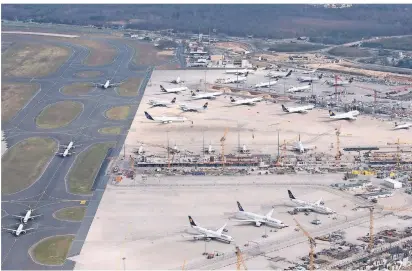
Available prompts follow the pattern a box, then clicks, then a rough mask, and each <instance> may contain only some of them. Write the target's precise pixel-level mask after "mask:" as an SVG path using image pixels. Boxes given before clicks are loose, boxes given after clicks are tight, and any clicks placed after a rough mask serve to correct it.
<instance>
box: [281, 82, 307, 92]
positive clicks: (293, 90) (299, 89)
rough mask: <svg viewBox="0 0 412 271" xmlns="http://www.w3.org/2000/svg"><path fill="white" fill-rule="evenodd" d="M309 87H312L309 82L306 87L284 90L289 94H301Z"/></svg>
mask: <svg viewBox="0 0 412 271" xmlns="http://www.w3.org/2000/svg"><path fill="white" fill-rule="evenodd" d="M311 86H312V83H310V82H309V84H308V85H306V86H300V87H291V88H290V89H288V90H286V92H289V93H295V92H303V91H306V90H309V89H310V88H311Z"/></svg>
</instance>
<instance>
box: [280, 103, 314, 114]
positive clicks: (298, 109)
mask: <svg viewBox="0 0 412 271" xmlns="http://www.w3.org/2000/svg"><path fill="white" fill-rule="evenodd" d="M313 108H315V106H314V105H305V106H299V107H289V108H287V107H286V106H284V105H283V104H282V110H283V111H284V112H286V113H308V110H312V109H313Z"/></svg>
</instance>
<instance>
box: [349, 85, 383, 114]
mask: <svg viewBox="0 0 412 271" xmlns="http://www.w3.org/2000/svg"><path fill="white" fill-rule="evenodd" d="M354 86H355V87H357V88H362V89H366V90H371V91H373V114H375V112H376V104H377V103H376V96H377V93H382V91H378V90H376V89H373V88H368V87H364V86H359V85H354Z"/></svg>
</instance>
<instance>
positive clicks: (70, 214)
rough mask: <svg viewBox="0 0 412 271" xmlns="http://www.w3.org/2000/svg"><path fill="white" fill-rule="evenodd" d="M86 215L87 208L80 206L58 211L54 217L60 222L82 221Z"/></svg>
mask: <svg viewBox="0 0 412 271" xmlns="http://www.w3.org/2000/svg"><path fill="white" fill-rule="evenodd" d="M85 213H86V207H84V206H78V207H69V208H63V209H60V210H58V211H56V212H55V213H54V214H53V215H54V217H56V218H57V219H60V220H68V221H82V220H83V217H84V215H85Z"/></svg>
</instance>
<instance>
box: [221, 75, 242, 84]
mask: <svg viewBox="0 0 412 271" xmlns="http://www.w3.org/2000/svg"><path fill="white" fill-rule="evenodd" d="M247 76H248V73H246V74H245V76H238V77H233V78H227V79H224V80H223V82H222V83H223V84H235V83H243V82H246V80H247Z"/></svg>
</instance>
